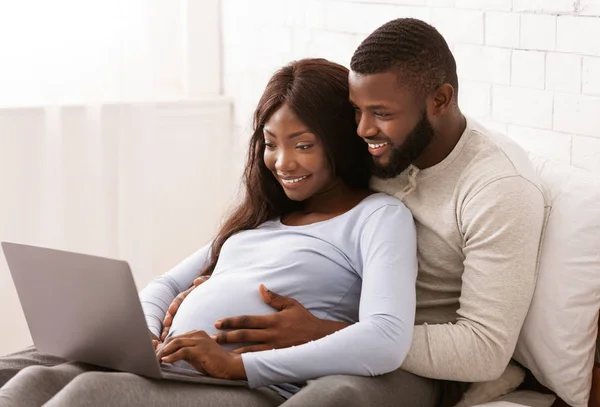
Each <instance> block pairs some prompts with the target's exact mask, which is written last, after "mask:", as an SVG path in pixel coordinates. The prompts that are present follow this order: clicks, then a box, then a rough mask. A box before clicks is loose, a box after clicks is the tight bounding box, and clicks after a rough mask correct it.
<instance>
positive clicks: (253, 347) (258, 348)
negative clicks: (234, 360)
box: [232, 345, 273, 355]
mask: <svg viewBox="0 0 600 407" xmlns="http://www.w3.org/2000/svg"><path fill="white" fill-rule="evenodd" d="M270 349H273V347H272V346H269V345H251V346H244V347H243V348H238V349H234V350H232V352H233V353H237V354H238V355H241V354H242V353H248V352H260V351H262V350H270Z"/></svg>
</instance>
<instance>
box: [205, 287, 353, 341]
mask: <svg viewBox="0 0 600 407" xmlns="http://www.w3.org/2000/svg"><path fill="white" fill-rule="evenodd" d="M259 291H260V295H261V296H262V299H263V301H264V302H266V303H267V304H269V305H270V306H271V307H273V308H275V309H276V310H277V311H278V312H276V313H274V314H271V315H244V316H238V317H231V318H225V319H220V320H218V321H217V322H216V323H215V327H216V328H218V329H230V330H231V331H228V332H222V333H220V334H216V335H212V338H213V339H215V340H216V341H217V342H218V343H219V344H225V343H244V342H246V343H247V342H251V343H254V345H250V346H245V347H243V348H239V349H236V350H234V351H233V352H235V353H245V352H257V351H261V350H267V349H276V348H288V347H290V346H295V345H301V344H304V343H307V342H310V341H314V340H317V339H320V338H322V337H324V336H327V335H329V334H332V333H333V332H336V331H339V330H340V329H343V328H345V327H347V326H348V324H346V323H343V322H336V321H326V320H322V319H319V318H317V317H315V316H314V315H313V314H311V313H310V312H309V311H308V310H307V309H306V308H304V307H303V306H302V304H300V303H299V302H298V301H296V300H294V299H293V298H288V297H284V296H281V295H279V294H275V293H274V292H272V291H269V290H268V289H267V288H266V287H265V286H264V285H261V286H260V288H259Z"/></svg>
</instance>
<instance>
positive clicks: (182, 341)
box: [156, 337, 198, 360]
mask: <svg viewBox="0 0 600 407" xmlns="http://www.w3.org/2000/svg"><path fill="white" fill-rule="evenodd" d="M197 342H198V341H197V339H195V338H183V337H177V338H175V339H173V340H170V341H168V342H166V343H165V344H164V345H163V347H162V348H161V349H160V351H159V352H158V354H157V355H156V356H157V357H158V359H159V360H161V359H163V358H164V357H165V356H168V355H170V354H172V353H175V352H177V351H178V350H179V349H181V348H184V347H187V346H194V345H196V343H197Z"/></svg>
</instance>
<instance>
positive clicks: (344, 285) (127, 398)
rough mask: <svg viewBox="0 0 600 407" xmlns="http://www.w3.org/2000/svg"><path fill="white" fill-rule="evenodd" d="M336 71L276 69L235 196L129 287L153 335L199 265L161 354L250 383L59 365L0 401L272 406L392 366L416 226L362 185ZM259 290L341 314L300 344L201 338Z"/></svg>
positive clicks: (406, 339)
mask: <svg viewBox="0 0 600 407" xmlns="http://www.w3.org/2000/svg"><path fill="white" fill-rule="evenodd" d="M347 76H348V71H347V69H345V68H344V67H342V66H340V65H337V64H334V63H331V62H328V61H326V60H322V59H308V60H301V61H297V62H294V63H292V64H290V65H288V66H286V67H284V68H282V69H280V70H279V71H278V72H276V73H275V75H274V76H273V77H272V78H271V80H270V81H269V83H268V85H267V87H266V89H265V91H264V94H263V96H262V98H261V99H260V102H259V104H258V107H257V109H256V111H255V114H254V133H253V135H252V137H251V140H250V147H249V153H248V161H247V165H246V169H245V173H244V181H245V187H246V191H245V192H246V193H245V197H244V198H243V200H242V202H241V204H240V205H239V206H238V207H237V209H235V210H234V211H233V212H232V214H231V215H230V216H229V217H228V218H227V220H226V221H225V222H224V224H223V226H222V228H221V230H220V231H219V233H218V234H217V236H216V238H215V239H214V240H213V242H212V243H211V244H210V245H207V246H205V247H204V248H202V249H200V250H199V251H198V252H196V253H194V254H192V255H191V256H190V257H189V258H187V259H186V260H184V261H183V262H182V263H181V264H179V265H178V266H176V267H174V268H173V269H172V270H170V271H169V272H167V273H165V274H164V275H162V276H160V277H158V278H156V279H155V280H154V281H152V282H151V283H150V284H149V285H148V286H147V287H146V288H145V289H144V290H142V292H141V293H140V297H141V300H142V306H143V308H144V312H145V314H146V319H147V322H148V326H149V329H150V331H151V332H152V334H153V336H154V337H155V340H156V341H157V343H159V342H160V340H159V336H160V335H161V331H162V328H163V326H162V321H163V319H164V317H165V314H166V312H167V308H168V306H169V304H171V302H172V301H173V299H174V298H175V297H176V296H177V295H178V294H180V293H181V292H183V291H185V290H187V289H188V288H189V287H190V286H191V285H192V283H193V281H194V279H196V278H197V277H198V276H199V275H211V278H210V279H209V280H208V281H206V282H205V283H203V284H202V285H200V286H199V287H198V288H196V289H195V290H194V291H192V292H191V293H190V295H189V296H187V297H186V299H185V300H184V301H183V303H182V304H181V307H180V308H179V310H178V312H177V315H176V317H175V319H174V320H173V322H172V325H171V328H170V333H169V336H168V338H167V339H166V340H165V342H164V343H159V344H158V350H157V353H158V357H159V359H160V360H161V361H162V362H165V363H173V364H174V365H176V366H179V367H181V368H186V369H196V370H199V371H202V372H205V373H207V374H209V375H211V376H214V377H220V378H226V379H240V380H247V381H248V384H249V387H248V388H232V387H226V386H212V385H206V384H193V383H179V382H172V381H160V380H153V379H147V378H143V377H140V376H136V375H134V374H130V373H121V372H105V371H102V372H100V371H97V370H96V371H94V370H92V369H93V368H91V367H89V366H83V365H80V364H74V363H65V364H61V365H56V366H53V367H40V366H33V367H28V368H25V369H23V370H21V371H20V372H19V373H18V374H17V375H16V376H15V377H13V378H12V379H11V380H10V381H9V382H8V383H7V384H6V385H5V386H4V387H2V388H1V389H0V406H5V405H19V406H29V405H32V406H33V405H36V406H38V405H47V406H65V405H69V406H75V405H86V406H106V405H111V406H121V405H122V406H132V405H144V406H154V405H157V406H158V405H160V406H164V405H195V406H213V405H214V406H217V405H219V406H223V405H232V406H233V405H244V406H277V405H279V404H281V403H283V402H284V401H285V400H286V399H287V398H289V397H292V396H293V394H294V393H296V392H297V391H299V390H300V389H301V388H302V386H303V384H304V382H305V381H306V380H308V379H312V378H316V377H321V376H326V375H332V374H352V375H364V376H369V375H371V376H372V375H380V374H384V373H387V372H391V371H393V370H395V369H397V368H398V367H400V365H401V364H402V361H403V359H404V356H405V355H406V353H407V352H408V349H409V347H410V342H411V339H412V330H413V324H414V313H415V280H416V274H417V258H416V236H415V227H414V223H413V219H412V216H411V214H410V212H409V211H408V209H407V208H406V207H405V206H404V205H403V204H402V203H401V202H400V201H399V200H397V199H396V198H393V197H390V196H387V195H385V194H380V193H374V192H372V191H370V190H369V189H368V181H369V178H370V171H369V169H370V167H369V166H370V158H369V153H368V151H367V146H366V144H365V143H364V141H362V139H361V138H359V137H358V136H357V134H356V123H355V119H354V110H353V108H352V106H351V104H350V103H349V101H348V93H349V91H348V79H347ZM207 170H210V169H207ZM207 199H210V196H208V193H207ZM262 284H264V286H262ZM259 286H260V290H261V293H259V291H258V290H257V289H258V287H259ZM265 286H266V287H268V289H267V288H266V287H265ZM269 290H273V291H274V292H277V293H280V294H282V295H285V296H289V297H292V298H294V299H296V300H297V301H298V302H300V303H301V304H302V305H303V306H304V307H305V308H306V309H307V310H308V311H310V312H311V313H312V314H313V315H314V316H315V317H318V318H321V319H328V320H331V321H339V322H344V323H352V325H351V326H349V327H348V328H346V329H342V330H340V331H338V332H336V333H334V334H332V335H329V336H325V337H323V338H321V339H319V340H316V341H313V342H309V343H307V344H304V345H300V346H295V347H289V348H283V349H274V350H263V351H258V352H248V353H244V354H242V355H240V354H237V353H234V352H232V350H233V347H232V345H223V346H221V345H219V344H217V343H216V342H215V341H214V340H213V339H212V338H211V337H210V335H212V334H215V333H217V332H220V331H219V330H218V329H217V328H215V322H216V321H217V320H219V319H221V318H226V317H231V316H235V315H241V314H268V313H271V312H272V309H271V308H270V307H269V306H268V305H266V304H265V302H264V301H263V299H262V298H261V294H262V295H263V296H269V295H271V294H270V291H269ZM236 346H246V347H247V346H252V344H241V345H240V344H238V345H236ZM9 402H14V403H16V404H6V403H9ZM3 403H4V404H3ZM44 403H46V404H44Z"/></svg>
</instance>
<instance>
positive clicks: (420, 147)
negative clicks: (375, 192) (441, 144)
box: [371, 111, 434, 179]
mask: <svg viewBox="0 0 600 407" xmlns="http://www.w3.org/2000/svg"><path fill="white" fill-rule="evenodd" d="M433 136H434V132H433V127H432V126H431V123H429V120H428V119H427V113H426V112H425V111H424V112H423V116H422V117H421V120H420V121H419V123H417V125H416V126H415V127H414V128H413V129H412V131H411V132H410V133H409V134H408V136H407V137H406V140H405V141H404V143H402V144H401V145H399V146H392V147H391V150H390V159H389V161H388V163H387V164H380V163H379V162H378V159H377V158H375V157H373V161H372V163H373V165H372V168H371V174H372V175H373V176H375V177H378V178H383V179H386V178H394V177H397V176H398V175H400V174H401V173H402V171H404V170H405V169H407V168H408V166H409V165H410V164H412V163H413V162H414V161H415V160H416V159H417V158H419V156H420V155H421V154H423V151H425V149H426V148H427V146H428V145H429V143H431V140H432V139H433Z"/></svg>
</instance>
